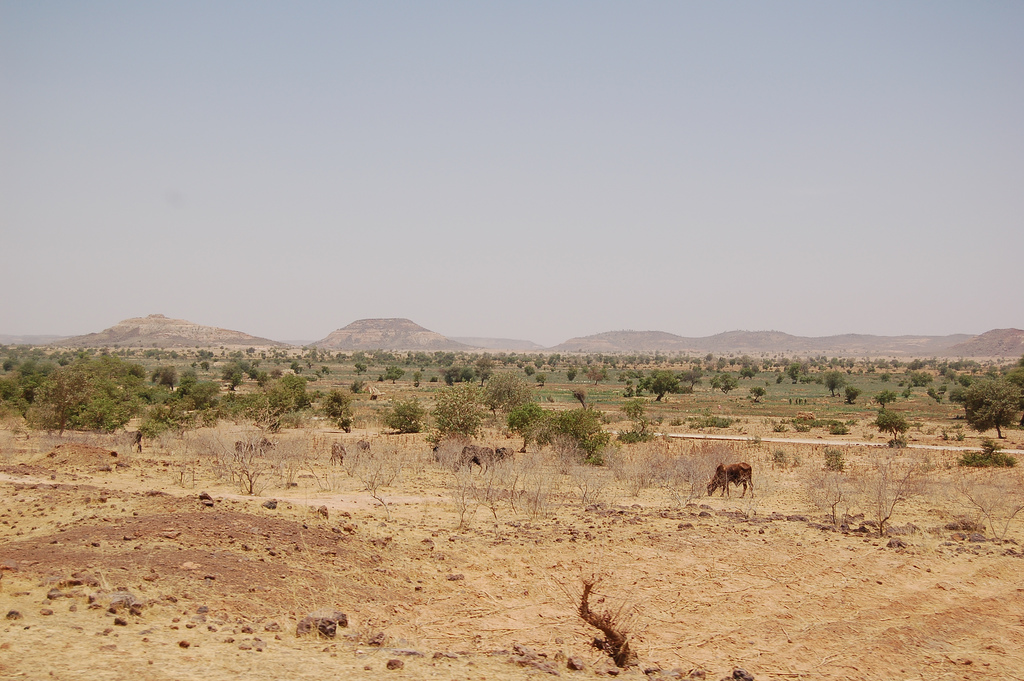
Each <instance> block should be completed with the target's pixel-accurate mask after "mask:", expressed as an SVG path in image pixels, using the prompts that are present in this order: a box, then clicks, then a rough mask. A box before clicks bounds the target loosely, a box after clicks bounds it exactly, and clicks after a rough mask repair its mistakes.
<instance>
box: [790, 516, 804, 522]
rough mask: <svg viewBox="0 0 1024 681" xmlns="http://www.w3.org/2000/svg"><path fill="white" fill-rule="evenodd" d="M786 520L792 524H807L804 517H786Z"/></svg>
mask: <svg viewBox="0 0 1024 681" xmlns="http://www.w3.org/2000/svg"><path fill="white" fill-rule="evenodd" d="M786 520H788V521H790V522H792V523H806V522H807V516H805V515H787V516H786Z"/></svg>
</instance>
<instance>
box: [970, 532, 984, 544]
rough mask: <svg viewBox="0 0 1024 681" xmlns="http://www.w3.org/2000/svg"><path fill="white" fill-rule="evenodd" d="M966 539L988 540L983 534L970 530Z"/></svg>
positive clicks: (976, 541)
mask: <svg viewBox="0 0 1024 681" xmlns="http://www.w3.org/2000/svg"><path fill="white" fill-rule="evenodd" d="M967 541H972V542H975V543H980V542H984V541H988V539H986V538H985V535H983V534H978V533H977V532H971V534H970V536H969V537H967Z"/></svg>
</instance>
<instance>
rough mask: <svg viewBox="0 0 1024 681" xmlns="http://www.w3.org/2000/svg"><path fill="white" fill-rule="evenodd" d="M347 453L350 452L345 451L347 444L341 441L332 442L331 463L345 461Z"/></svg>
mask: <svg viewBox="0 0 1024 681" xmlns="http://www.w3.org/2000/svg"><path fill="white" fill-rule="evenodd" d="M346 454H348V452H346V451H345V445H343V444H341V443H340V442H332V443H331V463H336V464H342V463H345V455H346Z"/></svg>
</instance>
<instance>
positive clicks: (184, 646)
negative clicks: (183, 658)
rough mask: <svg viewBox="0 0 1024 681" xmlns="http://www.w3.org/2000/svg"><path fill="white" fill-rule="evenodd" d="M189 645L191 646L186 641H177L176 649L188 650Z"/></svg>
mask: <svg viewBox="0 0 1024 681" xmlns="http://www.w3.org/2000/svg"><path fill="white" fill-rule="evenodd" d="M191 645H192V644H191V643H189V642H188V641H178V647H179V648H188V647H189V646H191Z"/></svg>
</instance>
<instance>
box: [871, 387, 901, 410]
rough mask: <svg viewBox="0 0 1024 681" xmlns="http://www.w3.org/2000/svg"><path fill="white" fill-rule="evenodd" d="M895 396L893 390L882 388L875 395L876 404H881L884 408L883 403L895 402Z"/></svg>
mask: <svg viewBox="0 0 1024 681" xmlns="http://www.w3.org/2000/svg"><path fill="white" fill-rule="evenodd" d="M897 397H898V396H897V395H896V393H894V392H893V391H891V390H883V391H882V392H880V393H878V394H877V395H875V402H878V404H880V405H882V409H885V405H887V404H891V403H893V402H895V401H896V398H897Z"/></svg>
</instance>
